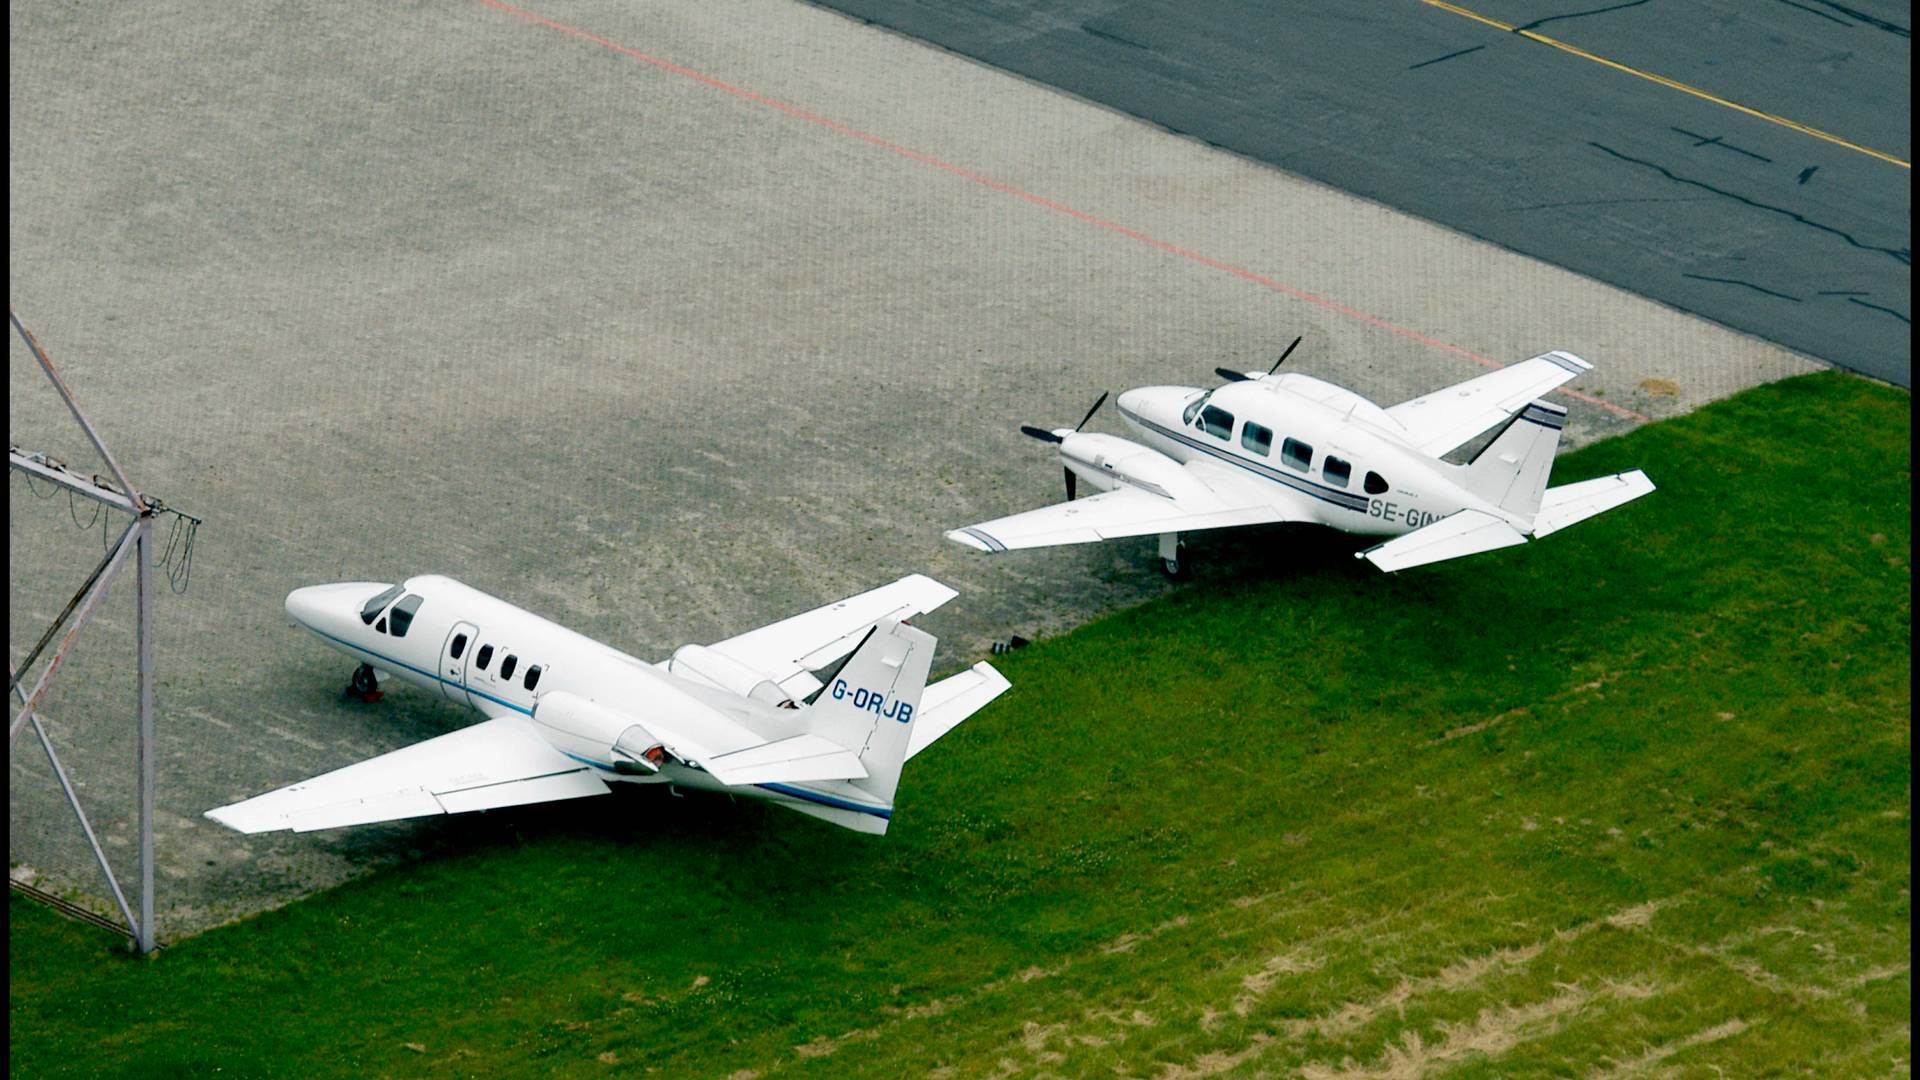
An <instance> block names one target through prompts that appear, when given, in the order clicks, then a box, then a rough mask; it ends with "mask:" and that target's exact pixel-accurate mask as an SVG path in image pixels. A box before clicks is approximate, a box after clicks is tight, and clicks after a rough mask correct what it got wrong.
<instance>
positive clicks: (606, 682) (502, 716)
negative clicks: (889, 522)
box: [207, 574, 1008, 833]
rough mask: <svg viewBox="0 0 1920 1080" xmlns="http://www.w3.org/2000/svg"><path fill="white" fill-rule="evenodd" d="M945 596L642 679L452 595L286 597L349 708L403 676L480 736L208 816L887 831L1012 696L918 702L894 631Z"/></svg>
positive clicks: (718, 649)
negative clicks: (701, 809)
mask: <svg viewBox="0 0 1920 1080" xmlns="http://www.w3.org/2000/svg"><path fill="white" fill-rule="evenodd" d="M955 595H956V593H955V592H954V591H953V590H952V589H949V588H947V587H946V586H945V585H942V584H940V583H939V582H937V581H934V580H933V579H931V578H927V577H922V576H920V575H917V574H916V575H913V576H911V577H905V578H902V579H900V580H899V581H896V582H894V583H893V584H891V585H886V586H882V587H881V588H878V589H874V590H872V591H871V592H866V593H862V594H860V595H859V596H855V597H851V598H849V599H846V600H842V601H840V602H839V603H837V604H830V605H828V606H826V607H823V608H819V609H816V610H814V611H810V612H807V613H806V614H804V615H797V616H794V617H793V618H790V619H786V620H784V621H782V622H777V623H773V624H772V625H770V626H764V627H761V628H760V629H758V630H753V631H750V632H748V633H745V634H741V635H740V636H738V637H732V638H728V639H727V640H725V641H720V642H715V643H714V644H712V645H687V646H683V647H682V648H680V649H679V650H678V651H676V652H675V653H674V654H673V656H672V658H671V659H669V660H666V661H664V662H662V663H658V664H650V663H647V662H645V661H642V660H637V659H635V658H634V657H631V656H628V655H627V654H625V653H623V652H620V651H619V650H618V649H614V648H612V647H610V646H607V645H602V644H601V643H599V642H597V641H594V640H592V639H591V638H587V637H584V636H582V635H580V634H576V633H574V632H573V631H571V630H568V629H566V628H565V627H562V626H559V625H557V624H555V623H552V622H549V621H547V620H546V619H543V618H541V617H539V616H538V615H534V614H532V613H531V612H527V611H523V610H521V609H520V608H517V607H514V606H513V605H512V604H509V603H507V602H506V601H504V600H499V599H496V598H495V597H492V596H489V595H487V594H486V593H483V592H481V591H480V590H478V589H474V588H471V587H469V586H466V585H462V584H461V583H460V582H458V581H454V580H452V579H451V578H445V577H439V576H432V575H429V576H423V577H415V578H410V579H408V580H407V581H406V582H404V583H402V584H400V585H385V584H380V583H377V582H349V583H345V584H339V585H316V586H313V587H311V588H305V589H295V590H294V591H293V592H292V593H291V594H289V595H288V596H287V613H288V614H289V615H291V616H292V617H293V618H294V620H295V621H297V622H298V623H299V624H300V625H301V626H304V627H306V628H307V629H308V630H311V631H313V632H314V633H315V634H317V635H319V636H320V637H321V638H323V639H325V640H326V641H327V643H328V644H330V645H332V646H333V647H335V648H337V649H339V650H340V651H342V652H344V653H346V654H347V655H348V656H351V657H353V658H354V659H356V660H358V661H360V667H359V668H358V669H357V670H356V671H355V672H354V678H353V684H352V686H351V687H349V690H350V691H352V692H356V693H358V694H359V695H361V696H362V697H366V698H377V697H378V695H379V688H380V684H381V682H382V681H383V680H385V679H387V678H388V677H390V676H391V677H398V678H400V679H401V680H403V681H405V682H410V683H413V684H415V685H417V686H421V687H424V688H426V689H427V690H428V691H429V692H431V693H434V694H439V695H443V696H445V697H447V698H448V699H450V700H453V701H457V702H459V703H461V704H463V705H470V706H472V707H473V708H475V709H478V710H479V711H480V712H481V713H483V714H485V715H486V716H487V719H486V720H485V721H483V722H481V723H478V724H475V725H473V726H472V727H468V728H463V729H461V730H459V731H455V732H452V733H451V734H447V735H442V736H440V737H439V738H436V739H429V740H427V741H426V742H422V743H416V744H414V745H412V746H409V747H406V748H404V749H401V750H396V751H394V752H392V753H390V754H383V755H381V756H379V757H376V758H371V759H369V760H366V761H362V762H360V763H359V764H357V765H349V766H347V767H346V768H344V769H340V770H337V771H335V772H330V773H327V774H326V775H324V776H318V777H315V778H313V779H311V780H305V781H302V782H300V783H297V784H292V785H289V786H287V787H283V788H281V789H279V790H278V791H273V792H269V793H267V794H265V795H261V796H259V797H257V798H252V799H248V800H246V801H244V802H238V803H234V804H233V805H231V806H223V807H220V808H219V809H217V810H210V811H208V812H207V816H208V817H210V818H212V819H213V820H215V821H217V822H220V823H221V824H223V825H226V826H228V827H230V828H233V829H237V830H239V831H240V832H246V833H256V832H269V831H273V830H278V829H293V830H295V831H299V832H305V831H308V830H312V829H330V828H335V827H337V826H342V825H360V824H366V823H368V822H375V821H392V820H396V819H399V818H412V817H422V816H426V815H430V814H453V813H459V812H461V811H466V810H487V809H492V808H495V807H502V806H516V805H520V804H524V803H537V802H548V801H552V800H557V799H572V798H578V797H581V796H584V795H601V794H605V793H606V792H607V791H608V790H609V788H608V786H607V785H608V784H609V783H622V782H624V783H641V784H645V783H655V784H660V783H670V784H675V785H679V786H681V787H688V788H705V789H708V790H712V791H721V792H726V793H729V794H733V795H745V796H751V797H753V798H759V799H767V800H769V801H772V802H774V803H777V804H779V805H781V806H786V807H789V808H791V809H794V810H798V811H800V812H801V813H803V814H811V815H812V816H814V817H817V818H823V819H825V820H827V821H831V822H833V823H834V824H836V825H842V826H845V827H846V828H849V829H855V830H858V831H860V832H866V833H885V832H886V831H887V822H888V821H889V820H890V819H891V818H892V816H893V799H894V790H895V788H896V787H897V786H898V784H899V781H900V767H901V765H902V764H903V763H904V762H905V761H906V760H907V759H908V758H911V757H913V756H914V755H915V754H917V753H919V752H920V751H922V750H925V749H926V748H927V747H928V746H930V745H932V743H933V742H934V741H935V740H936V739H939V738H940V737H941V736H942V735H945V734H946V733H947V732H949V731H952V730H953V729H954V727H955V726H957V725H958V724H959V723H960V722H961V721H962V720H965V719H966V718H967V717H969V716H971V715H973V713H974V712H976V711H977V710H979V709H980V708H981V707H982V706H984V705H986V704H987V703H988V702H990V701H992V700H993V699H994V698H996V697H998V696H1000V694H1001V693H1002V692H1004V691H1005V690H1006V689H1007V685H1008V684H1007V680H1006V679H1004V678H1002V677H1001V675H1000V673H999V672H997V671H995V670H994V669H993V668H992V666H990V665H988V664H985V663H981V664H976V665H974V666H973V667H972V668H971V669H970V670H967V671H963V672H961V673H960V674H958V675H954V676H951V677H949V678H946V679H942V680H941V681H939V682H937V683H934V684H933V685H932V686H928V685H927V669H928V664H929V662H930V661H931V660H932V658H933V646H934V639H933V638H932V636H930V635H928V634H927V633H925V632H924V631H921V630H919V629H917V628H915V627H913V626H910V625H908V624H907V622H906V620H907V619H909V618H911V617H913V616H915V615H917V614H920V613H921V612H926V611H932V610H933V609H934V608H937V607H939V606H940V605H941V604H944V603H946V602H947V601H948V600H951V599H953V597H954V596H955ZM842 660H844V662H843V663H842V664H841V665H840V666H839V667H838V668H837V669H834V668H833V665H834V664H835V662H836V661H842Z"/></svg>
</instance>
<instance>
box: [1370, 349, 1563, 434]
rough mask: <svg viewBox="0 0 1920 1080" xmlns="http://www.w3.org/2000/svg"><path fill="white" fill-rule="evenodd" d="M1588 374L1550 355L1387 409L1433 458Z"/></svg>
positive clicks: (1546, 354)
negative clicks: (1538, 398)
mask: <svg viewBox="0 0 1920 1080" xmlns="http://www.w3.org/2000/svg"><path fill="white" fill-rule="evenodd" d="M1592 370H1593V365H1592V364H1589V363H1587V362H1586V361H1585V360H1582V359H1580V358H1579V357H1577V356H1575V355H1573V354H1572V353H1570V352H1561V351H1557V350H1556V351H1554V352H1548V353H1541V354H1540V355H1539V356H1536V357H1533V358H1531V359H1528V360H1522V361H1520V362H1519V363H1517V364H1510V365H1508V366H1506V367H1503V368H1501V369H1500V370H1498V371H1491V372H1488V373H1487V374H1485V375H1482V376H1480V377H1479V378H1477V379H1468V380H1467V381H1466V382H1463V383H1456V384H1454V385H1453V386H1449V387H1447V388H1445V389H1444V390H1435V391H1433V392H1432V393H1430V394H1422V395H1420V396H1419V397H1417V398H1414V399H1413V400H1411V401H1403V402H1401V403H1400V404H1398V405H1395V406H1393V407H1392V408H1390V409H1388V410H1387V415H1388V416H1391V417H1393V419H1394V420H1396V421H1398V422H1399V423H1400V425H1401V426H1402V427H1404V428H1406V435H1405V437H1406V438H1407V440H1408V441H1409V442H1411V443H1412V444H1413V445H1414V446H1415V447H1417V448H1419V450H1420V451H1421V452H1422V453H1425V454H1429V455H1432V456H1433V457H1439V456H1441V455H1442V454H1445V453H1448V452H1450V451H1452V450H1456V449H1458V448H1459V447H1461V446H1462V445H1464V444H1465V443H1467V442H1468V441H1469V440H1471V439H1472V438H1473V437H1474V436H1476V435H1479V434H1480V433H1481V432H1484V431H1486V430H1487V429H1488V428H1490V427H1492V426H1493V425H1495V424H1498V423H1500V422H1501V421H1503V420H1505V419H1506V418H1507V417H1509V416H1512V415H1513V414H1514V413H1516V412H1518V411H1520V410H1521V409H1523V408H1525V407H1526V405H1527V403H1528V402H1530V401H1532V400H1533V399H1534V398H1537V397H1540V396H1541V395H1542V394H1545V393H1547V392H1549V391H1551V390H1554V389H1556V388H1558V387H1560V386H1563V385H1565V384H1566V383H1568V382H1571V381H1572V380H1573V379H1575V378H1578V377H1579V376H1581V375H1584V374H1586V373H1587V372H1589V371H1592Z"/></svg>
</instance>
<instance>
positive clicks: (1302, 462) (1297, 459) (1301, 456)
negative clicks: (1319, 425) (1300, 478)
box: [1280, 439, 1313, 472]
mask: <svg viewBox="0 0 1920 1080" xmlns="http://www.w3.org/2000/svg"><path fill="white" fill-rule="evenodd" d="M1280 460H1281V461H1284V462H1286V463H1287V464H1288V465H1291V466H1293V467H1294V468H1296V469H1299V470H1300V471H1301V472H1306V471H1307V470H1308V469H1310V468H1312V467H1313V447H1311V446H1308V445H1307V444H1306V443H1303V442H1301V441H1300V440H1299V439H1288V440H1287V441H1286V442H1283V443H1281V444H1280Z"/></svg>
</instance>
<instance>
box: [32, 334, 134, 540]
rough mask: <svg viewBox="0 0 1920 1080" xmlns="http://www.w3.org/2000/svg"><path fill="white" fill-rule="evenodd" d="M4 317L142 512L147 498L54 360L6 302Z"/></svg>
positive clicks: (127, 494)
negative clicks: (126, 471)
mask: <svg viewBox="0 0 1920 1080" xmlns="http://www.w3.org/2000/svg"><path fill="white" fill-rule="evenodd" d="M7 318H8V319H9V320H11V321H12V322H13V328H14V329H15V330H18V331H19V332H20V340H22V341H25V342H26V343H27V348H29V349H31V350H33V358H34V359H35V360H38V361H40V369H41V370H42V371H45V372H46V373H47V378H48V379H49V380H51V381H52V382H53V388H54V389H55V390H58V391H59V392H60V400H62V401H64V402H66V403H67V411H69V412H71V413H73V418H74V420H75V421H77V422H78V423H79V424H80V430H82V431H84V432H86V433H87V439H88V440H89V441H91V442H92V443H93V448H94V449H95V450H96V451H98V452H99V454H100V460H102V461H105V462H106V463H107V469H108V471H110V472H112V473H113V478H114V479H115V480H118V481H120V490H121V491H122V492H125V493H126V496H127V498H129V499H131V500H132V501H133V505H134V507H135V508H136V509H137V510H139V511H141V512H145V511H146V509H147V503H146V500H145V499H142V498H141V497H140V493H139V492H138V491H136V490H134V487H133V483H132V481H130V480H128V479H127V474H126V473H124V472H121V471H120V463H119V462H118V461H115V460H114V457H113V451H111V450H108V449H107V444H106V443H105V442H104V441H102V440H101V438H100V433H99V432H97V431H95V430H93V422H92V421H90V420H88V419H87V414H86V413H84V412H81V411H80V403H79V402H78V401H75V400H74V397H73V391H71V390H69V389H67V383H66V380H64V379H62V378H61V377H60V373H59V372H57V371H55V370H53V361H52V360H50V359H48V358H47V352H46V350H45V349H42V348H41V347H40V343H39V342H38V341H36V340H34V337H33V334H32V333H30V332H29V331H28V330H27V327H26V324H25V323H22V322H21V321H20V315H19V314H18V313H17V312H15V311H14V310H13V305H12V304H8V305H7Z"/></svg>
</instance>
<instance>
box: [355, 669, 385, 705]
mask: <svg viewBox="0 0 1920 1080" xmlns="http://www.w3.org/2000/svg"><path fill="white" fill-rule="evenodd" d="M385 693H386V692H385V691H384V690H381V689H380V675H379V673H378V672H376V671H374V670H373V665H372V664H361V665H360V666H359V667H357V668H354V669H353V681H352V682H349V683H348V684H347V690H346V694H347V696H348V697H353V698H359V699H360V700H361V701H379V700H380V698H381V696H382V695H383V694H385Z"/></svg>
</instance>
